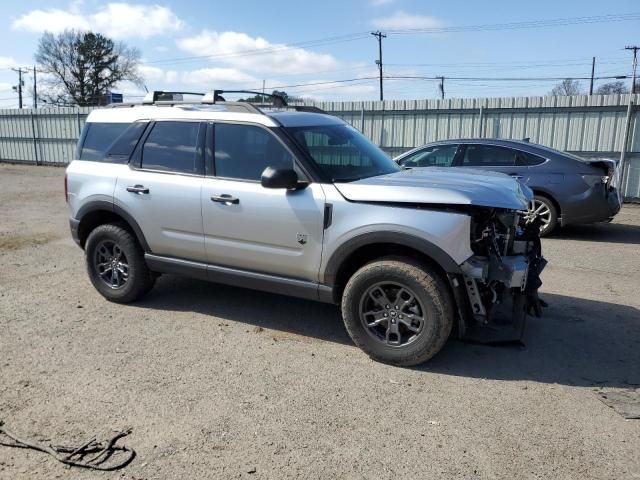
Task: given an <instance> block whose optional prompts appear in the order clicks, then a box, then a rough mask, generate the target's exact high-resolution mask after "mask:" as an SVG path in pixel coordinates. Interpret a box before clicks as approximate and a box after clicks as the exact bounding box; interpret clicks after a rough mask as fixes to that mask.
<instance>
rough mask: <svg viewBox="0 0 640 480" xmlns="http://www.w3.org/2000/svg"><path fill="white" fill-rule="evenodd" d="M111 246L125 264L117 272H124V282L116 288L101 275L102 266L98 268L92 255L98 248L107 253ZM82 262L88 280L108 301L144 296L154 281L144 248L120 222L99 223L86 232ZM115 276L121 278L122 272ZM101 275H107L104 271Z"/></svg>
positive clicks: (102, 258) (124, 300) (121, 300)
mask: <svg viewBox="0 0 640 480" xmlns="http://www.w3.org/2000/svg"><path fill="white" fill-rule="evenodd" d="M113 245H116V246H117V247H118V251H119V252H121V254H120V255H121V259H124V260H125V261H126V265H127V268H126V269H124V268H123V267H121V271H125V270H126V271H127V275H126V281H124V282H123V284H122V285H121V286H119V287H118V288H114V287H113V286H111V285H110V284H109V283H108V281H107V280H105V279H104V278H103V276H101V271H100V270H101V269H103V271H104V267H100V266H99V265H98V262H97V260H96V258H97V257H96V256H97V255H101V254H100V253H99V252H98V251H97V250H98V249H102V252H108V251H109V248H110V246H111V247H112V246H113ZM105 246H106V248H105ZM107 255H108V253H107ZM100 260H104V255H101V258H100ZM85 263H86V267H87V273H88V274H89V279H90V280H91V283H92V284H93V286H94V287H95V288H96V290H98V292H100V294H101V295H102V296H103V297H104V298H106V299H107V300H109V301H111V302H116V303H129V302H133V301H135V300H138V299H140V298H142V297H143V296H144V295H146V294H147V293H148V292H149V290H151V289H152V288H153V285H154V283H155V279H156V275H155V274H154V273H153V272H151V271H150V270H149V268H148V267H147V264H146V262H145V260H144V251H143V249H142V247H141V246H140V244H139V243H138V240H137V239H136V237H135V236H134V235H133V234H132V233H131V232H130V231H129V230H127V229H126V228H125V227H124V226H123V225H121V224H105V225H100V226H98V227H96V228H95V229H94V230H93V231H92V232H91V233H90V234H89V237H88V238H87V241H86V244H85ZM105 263H107V262H105ZM108 267H109V266H107V267H106V268H108ZM119 275H120V277H119V278H120V279H122V278H123V277H124V275H122V273H119ZM105 276H106V277H109V275H108V274H107V275H105Z"/></svg>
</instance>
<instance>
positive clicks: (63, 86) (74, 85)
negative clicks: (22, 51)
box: [35, 30, 142, 106]
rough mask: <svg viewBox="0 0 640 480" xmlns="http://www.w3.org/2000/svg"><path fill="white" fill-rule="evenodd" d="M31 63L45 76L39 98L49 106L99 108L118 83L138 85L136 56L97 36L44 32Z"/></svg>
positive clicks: (139, 80) (136, 54)
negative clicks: (67, 105) (35, 64)
mask: <svg viewBox="0 0 640 480" xmlns="http://www.w3.org/2000/svg"><path fill="white" fill-rule="evenodd" d="M35 60H36V62H38V64H39V65H40V69H41V71H43V73H45V79H44V81H43V83H44V84H45V87H46V89H45V90H44V91H43V92H42V93H39V96H40V97H43V98H44V100H45V101H48V102H50V103H64V104H75V105H80V106H86V105H101V104H103V103H104V102H105V96H106V94H107V92H108V91H109V90H111V89H112V88H113V87H114V86H115V85H116V84H117V83H118V82H122V81H131V82H134V83H136V84H141V83H142V79H141V77H140V75H139V73H138V65H139V61H140V52H139V51H138V50H137V49H135V48H129V47H128V46H126V45H125V44H124V43H114V42H113V40H111V39H109V38H107V37H105V36H104V35H101V34H99V33H93V32H78V31H75V30H66V31H64V32H63V33H61V34H59V35H53V34H52V33H48V32H47V33H45V34H44V35H42V37H41V38H40V42H39V43H38V50H37V52H36V54H35Z"/></svg>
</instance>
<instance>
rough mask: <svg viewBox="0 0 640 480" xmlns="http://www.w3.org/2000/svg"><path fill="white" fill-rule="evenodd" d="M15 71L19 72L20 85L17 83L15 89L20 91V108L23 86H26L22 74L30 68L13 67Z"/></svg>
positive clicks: (19, 106)
mask: <svg viewBox="0 0 640 480" xmlns="http://www.w3.org/2000/svg"><path fill="white" fill-rule="evenodd" d="M12 70H13V71H14V72H18V85H16V86H15V87H13V88H14V90H16V91H17V92H18V108H22V87H24V81H23V80H22V74H23V73H27V72H28V71H29V70H27V69H24V70H22V68H12Z"/></svg>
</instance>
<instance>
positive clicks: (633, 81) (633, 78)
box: [624, 45, 640, 93]
mask: <svg viewBox="0 0 640 480" xmlns="http://www.w3.org/2000/svg"><path fill="white" fill-rule="evenodd" d="M624 49H625V50H631V51H633V74H632V75H631V93H636V70H637V68H638V50H640V47H638V46H635V45H634V46H633V47H624Z"/></svg>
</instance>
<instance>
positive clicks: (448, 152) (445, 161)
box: [400, 145, 458, 167]
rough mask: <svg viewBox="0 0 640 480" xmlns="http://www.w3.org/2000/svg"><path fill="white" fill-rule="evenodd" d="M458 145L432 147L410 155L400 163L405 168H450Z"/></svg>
mask: <svg viewBox="0 0 640 480" xmlns="http://www.w3.org/2000/svg"><path fill="white" fill-rule="evenodd" d="M457 150H458V145H434V146H432V147H427V148H424V149H422V150H420V151H418V152H415V153H412V154H411V155H409V156H407V157H405V158H403V159H402V161H401V162H400V163H401V164H402V165H403V166H405V167H450V166H451V164H452V163H453V159H454V158H455V156H456V151H457Z"/></svg>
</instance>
